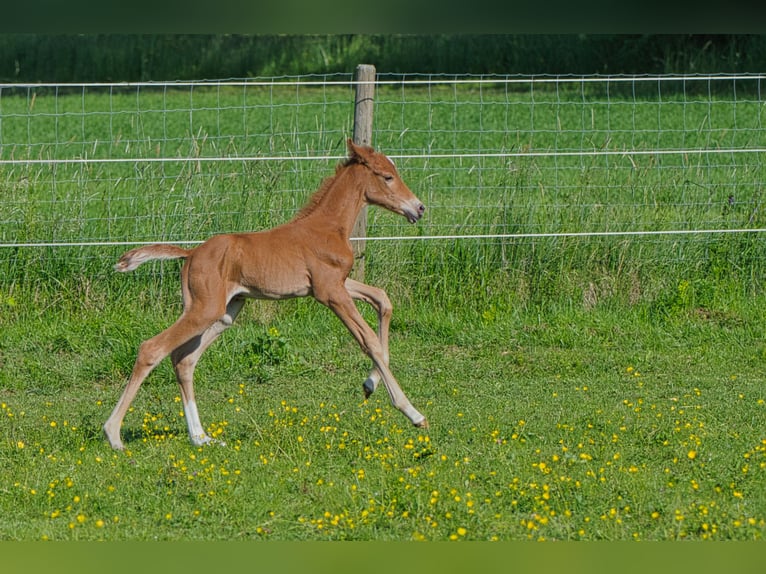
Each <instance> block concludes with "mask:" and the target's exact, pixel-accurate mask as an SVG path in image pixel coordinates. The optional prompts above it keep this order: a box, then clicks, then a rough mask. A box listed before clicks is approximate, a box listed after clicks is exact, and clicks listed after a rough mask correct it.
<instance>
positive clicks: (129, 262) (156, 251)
mask: <svg viewBox="0 0 766 574" xmlns="http://www.w3.org/2000/svg"><path fill="white" fill-rule="evenodd" d="M190 253H191V249H183V248H181V247H177V246H175V245H169V244H167V243H156V244H154V245H146V246H144V247H137V248H136V249H131V250H130V251H128V252H126V253H124V254H123V255H122V257H120V260H119V261H118V262H117V263H115V265H114V269H115V271H120V272H122V273H124V272H126V271H133V270H134V269H135V268H136V267H138V266H139V265H141V264H142V263H146V262H147V261H151V260H152V259H186V258H187V257H188V256H189V254H190Z"/></svg>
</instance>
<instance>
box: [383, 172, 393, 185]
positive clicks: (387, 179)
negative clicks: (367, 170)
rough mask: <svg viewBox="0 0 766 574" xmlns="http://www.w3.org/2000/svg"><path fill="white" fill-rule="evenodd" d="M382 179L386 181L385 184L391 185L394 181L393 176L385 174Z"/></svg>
mask: <svg viewBox="0 0 766 574" xmlns="http://www.w3.org/2000/svg"><path fill="white" fill-rule="evenodd" d="M383 179H385V180H386V183H391V182H392V181H394V176H393V175H389V174H385V175H384V176H383Z"/></svg>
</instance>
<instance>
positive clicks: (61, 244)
mask: <svg viewBox="0 0 766 574" xmlns="http://www.w3.org/2000/svg"><path fill="white" fill-rule="evenodd" d="M764 232H766V228H744V229H668V230H647V231H578V232H566V231H563V232H550V233H486V234H478V235H399V236H385V237H351V238H350V241H413V240H429V241H434V240H464V239H544V238H559V237H580V238H589V237H623V236H656V235H715V234H724V233H764ZM220 235H225V234H220ZM156 243H164V244H167V243H172V244H174V245H199V244H201V243H204V241H189V240H179V241H161V240H158V241H91V242H88V241H83V242H47V243H34V242H32V243H0V249H2V248H12V247H16V248H20V247H114V246H131V245H137V246H140V245H154V244H156Z"/></svg>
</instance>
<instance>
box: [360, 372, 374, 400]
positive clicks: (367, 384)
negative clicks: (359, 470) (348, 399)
mask: <svg viewBox="0 0 766 574" xmlns="http://www.w3.org/2000/svg"><path fill="white" fill-rule="evenodd" d="M362 390H363V391H364V398H365V400H366V399H369V398H370V395H371V394H372V393H373V392H374V391H375V381H373V380H372V378H371V377H367V380H366V381H364V383H362Z"/></svg>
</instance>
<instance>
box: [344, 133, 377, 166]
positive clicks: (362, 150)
mask: <svg viewBox="0 0 766 574" xmlns="http://www.w3.org/2000/svg"><path fill="white" fill-rule="evenodd" d="M346 144H347V146H348V154H349V159H356V160H357V161H359V162H360V163H363V164H367V163H369V159H370V156H372V154H373V149H372V148H371V147H370V146H366V145H356V144H355V143H354V140H352V139H351V138H348V139H347V140H346Z"/></svg>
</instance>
